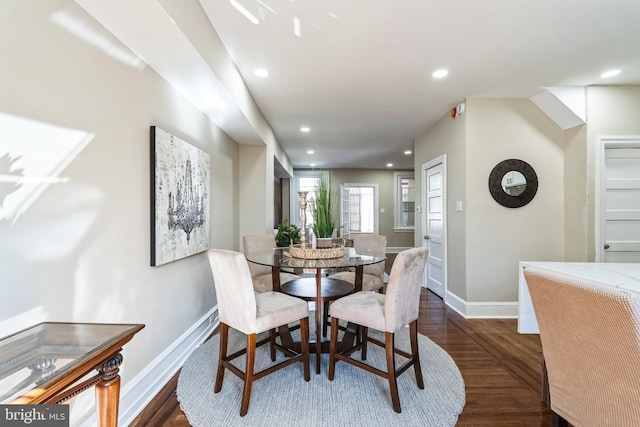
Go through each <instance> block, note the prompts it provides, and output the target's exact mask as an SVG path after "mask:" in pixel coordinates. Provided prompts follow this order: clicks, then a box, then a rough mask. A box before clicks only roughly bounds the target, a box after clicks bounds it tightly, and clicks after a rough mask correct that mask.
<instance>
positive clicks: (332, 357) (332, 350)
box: [327, 317, 338, 381]
mask: <svg viewBox="0 0 640 427" xmlns="http://www.w3.org/2000/svg"><path fill="white" fill-rule="evenodd" d="M337 343H338V319H337V318H335V317H332V318H331V341H330V342H329V373H328V375H327V376H328V378H329V381H333V374H334V373H335V370H336V347H337Z"/></svg>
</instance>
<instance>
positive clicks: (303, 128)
mask: <svg viewBox="0 0 640 427" xmlns="http://www.w3.org/2000/svg"><path fill="white" fill-rule="evenodd" d="M309 131H311V128H310V127H309V126H302V127H301V128H300V132H304V133H307V132H309Z"/></svg>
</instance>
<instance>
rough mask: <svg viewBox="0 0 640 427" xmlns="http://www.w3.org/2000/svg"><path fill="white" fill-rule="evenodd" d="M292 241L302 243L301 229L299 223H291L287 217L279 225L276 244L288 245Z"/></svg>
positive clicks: (279, 245)
mask: <svg viewBox="0 0 640 427" xmlns="http://www.w3.org/2000/svg"><path fill="white" fill-rule="evenodd" d="M292 243H293V244H298V243H300V229H299V228H298V226H297V225H295V224H291V223H290V222H289V220H288V219H286V218H285V219H283V220H282V222H281V223H280V225H278V233H277V234H276V245H278V247H286V246H289V244H292Z"/></svg>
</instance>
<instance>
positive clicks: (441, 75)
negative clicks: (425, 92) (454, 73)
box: [431, 69, 449, 79]
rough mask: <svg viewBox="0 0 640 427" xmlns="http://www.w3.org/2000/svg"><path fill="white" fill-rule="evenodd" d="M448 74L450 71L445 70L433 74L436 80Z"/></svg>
mask: <svg viewBox="0 0 640 427" xmlns="http://www.w3.org/2000/svg"><path fill="white" fill-rule="evenodd" d="M447 74H449V71H447V70H445V69H441V70H435V71H434V72H433V73H431V75H432V76H433V78H434V79H441V78H443V77H445V76H446V75H447Z"/></svg>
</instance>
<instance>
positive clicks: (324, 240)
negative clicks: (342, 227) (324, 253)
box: [316, 237, 333, 249]
mask: <svg viewBox="0 0 640 427" xmlns="http://www.w3.org/2000/svg"><path fill="white" fill-rule="evenodd" d="M332 240H333V239H332V238H331V237H316V248H318V249H321V248H332V247H333V244H332Z"/></svg>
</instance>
